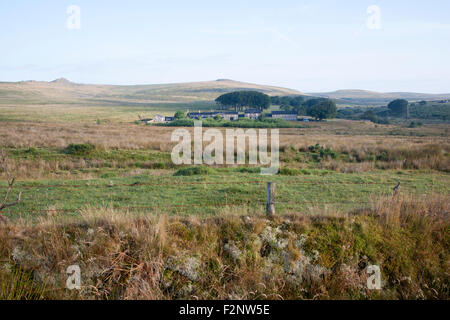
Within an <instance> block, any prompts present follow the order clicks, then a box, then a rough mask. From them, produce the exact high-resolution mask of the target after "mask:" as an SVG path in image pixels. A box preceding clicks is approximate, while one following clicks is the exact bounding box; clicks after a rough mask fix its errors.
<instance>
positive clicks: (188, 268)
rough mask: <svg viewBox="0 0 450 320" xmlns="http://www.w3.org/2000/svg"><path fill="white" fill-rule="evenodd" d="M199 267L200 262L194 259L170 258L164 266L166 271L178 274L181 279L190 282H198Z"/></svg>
mask: <svg viewBox="0 0 450 320" xmlns="http://www.w3.org/2000/svg"><path fill="white" fill-rule="evenodd" d="M199 267H200V262H199V261H198V259H197V258H195V257H172V258H170V259H169V260H168V261H167V264H166V268H167V269H169V270H172V271H174V272H178V273H179V274H181V275H182V276H183V277H186V278H188V279H189V280H191V281H197V280H198V278H199V275H198V268H199Z"/></svg>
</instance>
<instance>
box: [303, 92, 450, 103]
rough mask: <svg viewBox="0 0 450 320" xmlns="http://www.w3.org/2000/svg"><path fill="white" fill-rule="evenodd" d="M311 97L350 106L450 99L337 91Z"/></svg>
mask: <svg viewBox="0 0 450 320" xmlns="http://www.w3.org/2000/svg"><path fill="white" fill-rule="evenodd" d="M309 94H310V95H313V96H317V97H324V98H332V99H336V100H338V102H340V103H350V104H358V103H362V104H378V103H388V102H390V101H392V100H394V99H406V100H408V101H419V100H441V99H445V100H446V99H450V94H430V93H415V92H376V91H368V90H354V89H353V90H337V91H333V92H315V93H309Z"/></svg>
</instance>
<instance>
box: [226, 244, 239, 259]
mask: <svg viewBox="0 0 450 320" xmlns="http://www.w3.org/2000/svg"><path fill="white" fill-rule="evenodd" d="M223 250H224V251H225V252H226V253H228V254H229V255H230V256H231V257H232V258H233V260H234V261H239V260H241V257H242V252H241V250H239V248H238V247H236V245H235V244H234V241H229V242H228V243H226V244H225V245H224V246H223Z"/></svg>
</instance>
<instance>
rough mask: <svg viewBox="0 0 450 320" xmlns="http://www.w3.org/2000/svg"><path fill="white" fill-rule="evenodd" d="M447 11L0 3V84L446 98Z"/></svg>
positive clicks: (134, 1)
mask: <svg viewBox="0 0 450 320" xmlns="http://www.w3.org/2000/svg"><path fill="white" fill-rule="evenodd" d="M71 8H72V10H70V9H71ZM73 8H75V9H73ZM449 13H450V1H448V0H427V1H415V0H414V1H412V0H410V1H403V0H390V1H381V0H372V1H365V0H347V1H345V0H340V1H331V0H326V1H325V0H324V1H321V0H315V1H302V0H296V1H295V0H278V1H273V0H272V1H266V0H257V1H250V0H247V1H245V0H239V1H234V0H227V1H215V0H209V1H198V0H189V1H187V0H184V1H171V0H166V1H160V0H159V1H153V0H146V1H144V0H143V1H139V0H127V1H115V0H108V1H106V0H71V1H65V0H54V1H49V0H40V1H33V0H15V1H6V0H3V1H1V3H0V30H1V32H0V81H22V80H43V81H51V80H54V79H56V78H60V77H65V78H67V79H69V80H70V81H73V82H78V83H96V84H124V85H131V84H154V83H176V82H191V81H207V80H215V79H233V80H238V81H245V82H251V83H258V84H268V85H275V86H282V87H288V88H292V89H297V90H299V91H303V92H325V91H334V90H338V89H365V90H374V91H384V92H394V91H414V92H428V93H450V59H449V57H450V18H449Z"/></svg>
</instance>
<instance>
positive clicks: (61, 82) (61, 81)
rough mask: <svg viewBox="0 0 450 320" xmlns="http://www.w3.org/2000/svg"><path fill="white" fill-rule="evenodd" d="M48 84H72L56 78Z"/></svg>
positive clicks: (64, 79)
mask: <svg viewBox="0 0 450 320" xmlns="http://www.w3.org/2000/svg"><path fill="white" fill-rule="evenodd" d="M50 82H51V83H57V84H73V83H72V82H70V81H69V80H67V79H66V78H58V79H55V80H53V81H50Z"/></svg>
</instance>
